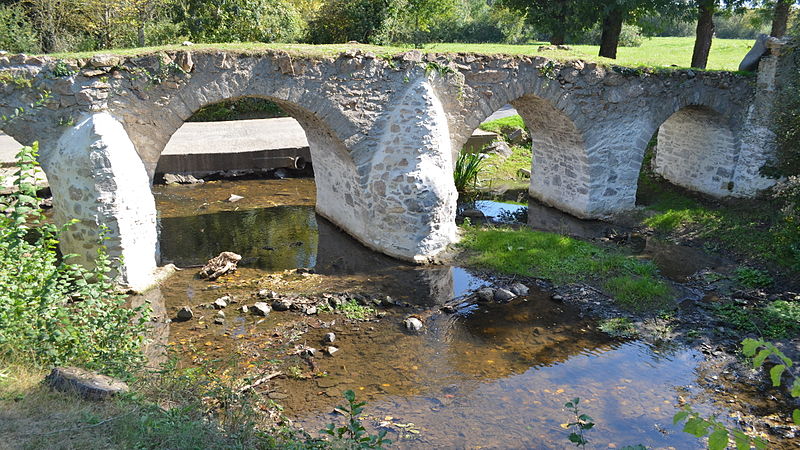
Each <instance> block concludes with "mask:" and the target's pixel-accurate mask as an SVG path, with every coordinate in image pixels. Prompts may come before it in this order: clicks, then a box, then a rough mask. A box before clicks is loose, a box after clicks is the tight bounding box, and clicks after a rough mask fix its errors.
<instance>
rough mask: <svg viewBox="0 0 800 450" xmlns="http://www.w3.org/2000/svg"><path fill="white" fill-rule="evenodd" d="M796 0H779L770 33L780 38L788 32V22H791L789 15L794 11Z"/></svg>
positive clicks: (776, 3) (774, 9)
mask: <svg viewBox="0 0 800 450" xmlns="http://www.w3.org/2000/svg"><path fill="white" fill-rule="evenodd" d="M792 4H794V0H777V1H776V2H775V6H774V8H773V13H772V30H771V31H770V33H769V35H770V36H772V37H776V38H780V37H783V35H784V34H786V24H787V23H789V15H790V14H791V12H792Z"/></svg>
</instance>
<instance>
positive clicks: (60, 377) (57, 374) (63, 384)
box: [44, 367, 128, 400]
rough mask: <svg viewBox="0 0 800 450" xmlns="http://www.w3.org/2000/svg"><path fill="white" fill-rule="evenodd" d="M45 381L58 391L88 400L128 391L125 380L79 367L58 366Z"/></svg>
mask: <svg viewBox="0 0 800 450" xmlns="http://www.w3.org/2000/svg"><path fill="white" fill-rule="evenodd" d="M44 381H45V383H47V384H48V385H49V386H50V387H52V388H53V389H55V390H57V391H62V392H71V393H75V394H77V395H79V396H80V397H82V398H85V399H87V400H105V399H107V398H110V397H112V396H114V395H117V394H120V393H123V392H128V385H127V384H125V383H124V382H122V381H120V380H117V379H115V378H111V377H109V376H106V375H101V374H99V373H97V372H92V371H89V370H86V369H81V368H78V367H56V368H55V369H53V371H52V372H50V374H49V375H47V377H46V378H45V379H44Z"/></svg>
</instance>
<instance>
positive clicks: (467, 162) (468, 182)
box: [453, 152, 483, 192]
mask: <svg viewBox="0 0 800 450" xmlns="http://www.w3.org/2000/svg"><path fill="white" fill-rule="evenodd" d="M482 166H483V155H482V154H480V153H468V152H461V153H459V154H458V159H456V165H455V168H454V170H453V179H454V180H455V184H456V189H457V190H458V192H465V191H466V190H467V189H469V188H472V187H475V184H476V183H477V181H478V174H479V173H480V171H481V168H482Z"/></svg>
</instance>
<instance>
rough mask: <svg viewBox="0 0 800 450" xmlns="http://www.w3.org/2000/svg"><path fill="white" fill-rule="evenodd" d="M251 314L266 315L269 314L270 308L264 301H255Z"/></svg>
mask: <svg viewBox="0 0 800 450" xmlns="http://www.w3.org/2000/svg"><path fill="white" fill-rule="evenodd" d="M252 310H253V314H255V315H257V316H265V317H266V316H267V315H269V313H270V311H272V308H270V306H269V305H268V304H266V303H264V302H256V304H255V305H253V306H252Z"/></svg>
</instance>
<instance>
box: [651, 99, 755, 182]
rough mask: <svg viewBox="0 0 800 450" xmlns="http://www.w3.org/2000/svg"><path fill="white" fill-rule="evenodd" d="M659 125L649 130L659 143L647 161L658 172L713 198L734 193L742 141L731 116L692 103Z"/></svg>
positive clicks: (658, 123)
mask: <svg viewBox="0 0 800 450" xmlns="http://www.w3.org/2000/svg"><path fill="white" fill-rule="evenodd" d="M655 125H656V126H658V128H657V129H656V128H655V126H653V127H652V128H650V129H649V132H650V133H651V136H655V137H656V145H655V147H654V148H653V149H652V154H651V155H649V156H650V157H649V158H645V159H644V161H643V164H647V163H648V162H649V164H650V169H651V170H652V171H653V172H654V173H655V174H657V175H659V176H661V177H663V178H664V179H665V180H667V181H669V182H670V183H672V184H675V185H677V186H680V187H683V188H686V189H690V190H692V191H697V192H700V193H703V194H706V195H710V196H713V197H726V196H730V195H732V191H733V189H734V178H735V175H736V173H735V170H736V165H737V160H738V157H739V140H738V138H737V136H736V133H735V126H734V124H733V123H732V122H731V119H730V118H728V117H726V116H725V115H723V114H722V113H720V112H719V111H717V110H716V109H714V108H712V107H710V106H706V105H703V104H694V103H692V104H688V105H684V106H681V107H679V108H677V109H676V110H675V111H674V112H672V113H671V114H670V115H669V116H668V117H666V119H664V120H661V121H657V122H655ZM648 145H649V144H648ZM645 151H646V149H642V154H644V153H645ZM648 159H649V161H648Z"/></svg>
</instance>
